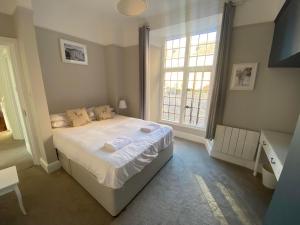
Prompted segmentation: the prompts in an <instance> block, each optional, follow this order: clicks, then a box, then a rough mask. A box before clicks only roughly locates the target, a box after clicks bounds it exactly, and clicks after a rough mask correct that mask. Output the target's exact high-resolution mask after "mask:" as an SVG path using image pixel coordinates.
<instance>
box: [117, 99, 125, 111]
mask: <svg viewBox="0 0 300 225" xmlns="http://www.w3.org/2000/svg"><path fill="white" fill-rule="evenodd" d="M119 109H127V103H126V101H125V100H124V99H122V100H120V102H119Z"/></svg>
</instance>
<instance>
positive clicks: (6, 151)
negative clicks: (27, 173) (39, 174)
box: [0, 131, 33, 171]
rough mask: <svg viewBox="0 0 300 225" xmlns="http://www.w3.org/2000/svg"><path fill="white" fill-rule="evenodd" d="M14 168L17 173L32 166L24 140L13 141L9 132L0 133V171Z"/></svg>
mask: <svg viewBox="0 0 300 225" xmlns="http://www.w3.org/2000/svg"><path fill="white" fill-rule="evenodd" d="M14 165H15V166H16V167H17V169H18V171H20V170H24V169H27V168H30V167H32V166H33V161H32V158H31V155H30V154H29V153H28V152H27V150H26V145H25V141H24V140H14V139H13V138H12V135H11V133H10V132H7V131H6V132H0V169H3V168H7V167H10V166H14Z"/></svg>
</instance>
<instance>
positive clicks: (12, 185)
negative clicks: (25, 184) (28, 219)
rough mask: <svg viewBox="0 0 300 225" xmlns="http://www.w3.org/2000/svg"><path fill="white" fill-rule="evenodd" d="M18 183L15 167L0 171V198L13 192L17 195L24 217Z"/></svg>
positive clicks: (24, 212)
mask: <svg viewBox="0 0 300 225" xmlns="http://www.w3.org/2000/svg"><path fill="white" fill-rule="evenodd" d="M18 183H19V178H18V174H17V169H16V167H15V166H12V167H9V168H7V169H4V170H0V196H1V195H5V194H7V193H9V192H12V191H14V192H15V193H16V195H17V198H18V201H19V206H20V208H21V211H22V213H23V214H24V215H26V211H25V208H24V206H23V201H22V195H21V192H20V189H19V187H18Z"/></svg>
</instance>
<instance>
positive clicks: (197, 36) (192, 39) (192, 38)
mask: <svg viewBox="0 0 300 225" xmlns="http://www.w3.org/2000/svg"><path fill="white" fill-rule="evenodd" d="M198 40H199V35H194V36H192V37H191V44H192V45H198Z"/></svg>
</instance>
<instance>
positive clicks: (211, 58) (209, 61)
mask: <svg viewBox="0 0 300 225" xmlns="http://www.w3.org/2000/svg"><path fill="white" fill-rule="evenodd" d="M213 64H214V56H213V55H208V56H206V58H205V65H206V66H212V65H213Z"/></svg>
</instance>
